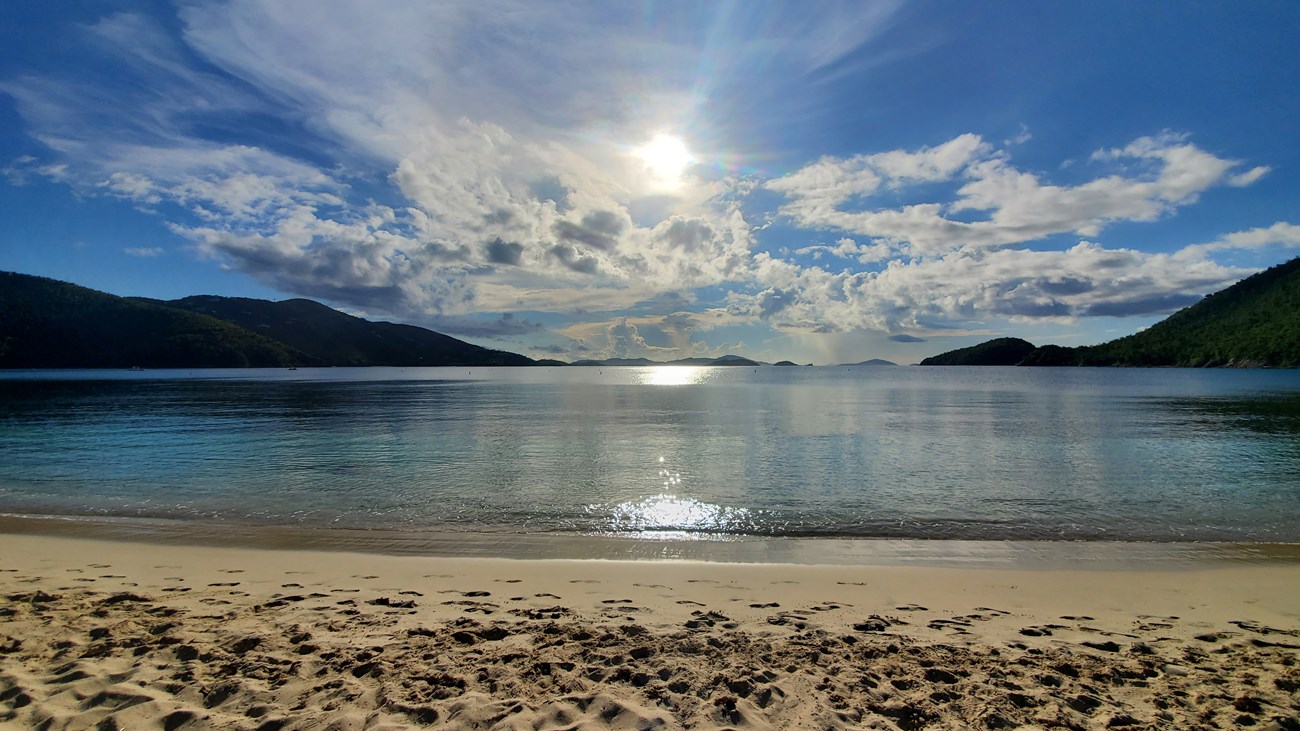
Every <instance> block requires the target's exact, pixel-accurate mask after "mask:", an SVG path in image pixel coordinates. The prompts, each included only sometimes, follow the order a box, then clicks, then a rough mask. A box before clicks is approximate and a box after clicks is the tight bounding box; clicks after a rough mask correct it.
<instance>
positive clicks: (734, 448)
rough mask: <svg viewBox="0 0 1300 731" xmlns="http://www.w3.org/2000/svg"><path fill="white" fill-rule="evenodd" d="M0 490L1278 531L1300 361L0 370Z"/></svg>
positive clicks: (799, 531)
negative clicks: (1265, 364) (1203, 365)
mask: <svg viewBox="0 0 1300 731" xmlns="http://www.w3.org/2000/svg"><path fill="white" fill-rule="evenodd" d="M0 510H3V511H5V512H9V513H30V514H60V515H98V516H153V517H171V518H181V519H195V520H205V521H232V522H237V523H246V524H250V523H251V524H299V525H309V526H311V525H318V526H340V527H349V528H401V529H406V530H411V529H415V530H423V529H428V530H430V531H448V530H453V531H454V530H472V531H526V532H579V533H631V534H636V535H641V536H645V537H674V538H677V537H682V536H688V537H690V536H695V537H714V538H725V537H728V536H737V535H775V536H783V535H794V536H841V537H842V536H862V537H916V538H958V539H1035V538H1069V539H1108V540H1130V539H1131V540H1241V541H1249V540H1258V541H1300V372H1297V371H1227V370H1224V371H1194V370H1113V369H1016V368H901V367H900V368H889V367H874V368H872V367H858V368H757V369H755V368H746V367H730V368H686V367H657V368H515V369H488V368H471V369H463V368H445V369H442V368H430V369H388V368H371V369H339V368H336V369H321V370H308V369H303V370H299V371H269V370H268V371H259V370H252V371H174V372H173V371H156V372H143V373H103V372H99V373H72V372H9V373H2V374H0Z"/></svg>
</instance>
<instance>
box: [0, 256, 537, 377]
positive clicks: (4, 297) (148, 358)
mask: <svg viewBox="0 0 1300 731" xmlns="http://www.w3.org/2000/svg"><path fill="white" fill-rule="evenodd" d="M532 364H533V361H532V360H531V359H529V358H526V357H524V356H522V355H516V354H514V353H507V352H504V351H500V350H491V349H488V348H483V347H480V346H477V345H473V344H470V343H466V342H463V341H460V340H457V339H455V338H452V337H449V336H447V335H443V334H441V333H436V332H433V331H431V330H425V329H424V328H419V327H414V326H411V325H396V324H393V323H387V322H370V321H368V320H363V319H361V318H359V317H353V316H351V315H347V314H344V313H342V312H338V311H337V310H333V309H330V308H329V307H326V306H325V305H322V304H320V303H319V302H312V301H311V300H301V299H298V300H287V301H284V302H269V301H266V300H256V299H244V298H233V297H213V296H197V297H187V298H185V299H182V300H176V301H174V302H162V301H158V300H148V299H140V298H127V297H118V296H116V295H111V294H107V293H104V292H98V291H95V290H93V289H87V288H86V287H79V286H77V285H75V284H68V283H67V282H60V281H57V280H54V279H47V278H45V277H34V276H30V275H26V274H16V273H13V272H0V368H132V367H140V368H243V367H285V366H370V365H376V366H377V365H387V366H445V365H462V366H463V365H483V366H494V365H532Z"/></svg>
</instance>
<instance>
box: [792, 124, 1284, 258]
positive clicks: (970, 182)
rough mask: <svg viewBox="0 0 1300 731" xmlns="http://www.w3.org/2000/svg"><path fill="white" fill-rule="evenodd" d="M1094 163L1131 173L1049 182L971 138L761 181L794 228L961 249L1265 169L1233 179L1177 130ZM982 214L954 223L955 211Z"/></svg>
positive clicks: (1042, 232) (1153, 212)
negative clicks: (955, 183) (897, 190)
mask: <svg viewBox="0 0 1300 731" xmlns="http://www.w3.org/2000/svg"><path fill="white" fill-rule="evenodd" d="M1092 159H1093V160H1094V161H1095V162H1098V163H1103V164H1120V165H1123V164H1126V163H1127V164H1134V165H1136V166H1137V167H1138V169H1137V170H1134V171H1131V172H1129V173H1128V174H1125V173H1123V172H1120V173H1115V174H1111V175H1106V176H1103V177H1099V178H1096V179H1094V180H1090V181H1088V182H1085V183H1081V184H1079V185H1073V186H1066V185H1053V184H1050V183H1045V182H1043V181H1042V180H1041V179H1040V177H1039V176H1038V175H1036V174H1034V173H1030V172H1025V171H1022V170H1019V169H1017V168H1016V167H1014V166H1013V165H1012V164H1011V162H1010V160H1009V157H1008V156H1007V155H1006V154H1005V153H1002V152H999V151H996V150H994V149H993V148H992V147H991V146H989V145H988V144H987V143H985V142H984V141H983V140H982V139H980V138H979V137H977V136H975V135H969V134H968V135H962V136H960V137H956V138H954V139H952V140H950V141H948V142H946V143H944V144H943V145H940V146H938V147H935V148H922V149H920V150H917V151H915V152H906V151H897V150H896V151H892V152H886V153H877V154H875V155H868V156H858V157H854V158H849V159H846V160H838V159H833V158H824V159H822V160H819V161H818V162H816V163H813V164H811V165H809V166H807V167H805V168H802V169H800V170H797V171H795V172H794V173H791V174H790V175H787V176H785V177H781V178H777V179H775V180H772V181H769V182H768V183H767V188H768V189H770V190H774V191H777V192H780V193H783V194H785V195H786V196H787V198H789V199H790V201H789V202H788V203H786V204H785V205H784V206H782V208H781V212H782V214H784V215H786V216H789V217H790V218H792V219H794V220H795V221H796V222H798V223H799V224H800V225H803V226H809V227H815V228H830V229H839V230H843V231H848V232H852V233H858V234H862V235H866V236H870V237H872V238H876V239H880V240H882V241H885V242H888V243H890V244H892V245H893V246H894V247H895V248H896V249H899V250H903V251H905V252H906V253H910V254H940V253H943V252H949V251H955V250H958V249H960V248H962V247H963V246H979V247H996V246H1008V245H1012V244H1019V243H1024V242H1027V241H1034V240H1037V239H1042V238H1046V237H1048V236H1053V235H1056V234H1062V233H1076V234H1079V235H1082V236H1095V235H1097V234H1098V233H1099V232H1100V231H1101V230H1102V229H1103V228H1104V227H1105V226H1106V225H1107V224H1109V223H1112V222H1115V221H1154V220H1157V219H1158V218H1160V217H1161V216H1164V215H1167V214H1169V213H1171V212H1173V211H1174V210H1175V209H1177V208H1178V207H1180V206H1184V205H1188V204H1191V203H1194V202H1195V201H1196V199H1197V197H1198V196H1199V195H1200V194H1201V193H1203V192H1204V191H1206V190H1208V189H1210V188H1212V187H1214V186H1216V185H1224V184H1233V185H1238V186H1240V185H1247V184H1249V183H1251V182H1254V181H1255V180H1257V179H1258V178H1259V177H1260V176H1262V175H1263V173H1264V172H1266V171H1267V169H1264V170H1263V171H1262V172H1261V169H1260V168H1255V169H1254V170H1252V171H1250V172H1248V173H1245V174H1242V175H1237V176H1230V175H1229V172H1230V171H1231V170H1233V169H1234V168H1235V167H1237V166H1238V165H1239V163H1238V162H1236V161H1234V160H1226V159H1223V158H1219V157H1217V156H1215V155H1212V154H1210V153H1208V152H1205V151H1204V150H1201V149H1200V148H1198V147H1196V146H1195V145H1193V144H1191V143H1189V142H1187V139H1186V137H1185V136H1183V135H1174V134H1169V133H1166V134H1161V135H1156V136H1152V137H1141V138H1139V139H1137V140H1134V141H1133V142H1132V143H1130V144H1128V145H1126V146H1125V147H1122V148H1118V149H1111V150H1100V151H1098V152H1096V153H1094V154H1093V156H1092ZM956 177H960V178H961V179H962V180H963V181H964V182H963V184H962V185H961V186H960V187H959V188H957V190H956V198H955V200H953V201H952V202H951V203H947V204H943V203H917V204H913V205H905V206H902V207H898V208H879V209H872V208H870V207H869V206H867V207H865V208H863V207H861V206H858V205H852V204H853V199H854V197H855V196H864V197H867V198H868V200H869V197H870V195H871V194H873V193H875V192H876V191H877V190H878V189H879V188H880V187H881V186H882V185H883V184H885V183H886V182H889V183H891V184H893V185H894V186H902V185H906V184H908V183H911V182H914V181H918V182H924V181H938V180H949V179H953V178H956ZM972 212H973V213H984V214H985V215H984V217H983V218H979V219H976V220H964V219H962V218H959V217H958V216H961V215H962V214H969V213H972Z"/></svg>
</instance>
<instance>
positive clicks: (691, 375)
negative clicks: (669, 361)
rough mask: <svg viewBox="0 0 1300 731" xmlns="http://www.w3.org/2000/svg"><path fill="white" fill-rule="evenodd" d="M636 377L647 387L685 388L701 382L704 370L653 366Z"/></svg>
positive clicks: (692, 367) (689, 367)
mask: <svg viewBox="0 0 1300 731" xmlns="http://www.w3.org/2000/svg"><path fill="white" fill-rule="evenodd" d="M637 376H638V378H639V380H640V381H641V383H643V384H646V385H648V386H685V385H688V384H692V383H701V382H703V381H704V379H705V376H706V370H705V369H704V368H700V367H698V366H653V367H650V368H645V369H643V370H642V372H641V373H639V374H637Z"/></svg>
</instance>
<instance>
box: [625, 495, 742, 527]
mask: <svg viewBox="0 0 1300 731" xmlns="http://www.w3.org/2000/svg"><path fill="white" fill-rule="evenodd" d="M609 512H610V515H609V522H610V530H611V531H613V532H617V533H626V532H643V531H655V532H659V531H681V532H684V533H741V532H745V531H746V530H747V529H750V528H752V527H753V524H754V516H753V515H752V514H751V512H750V511H749V510H748V509H746V508H729V507H726V506H723V505H715V504H713V503H706V502H701V501H699V500H695V499H694V498H688V497H680V496H678V495H674V494H672V493H661V494H658V495H651V496H649V497H644V498H641V499H639V500H629V501H627V502H623V503H619V504H618V505H615V506H613V507H612V508H610V509H609Z"/></svg>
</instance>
